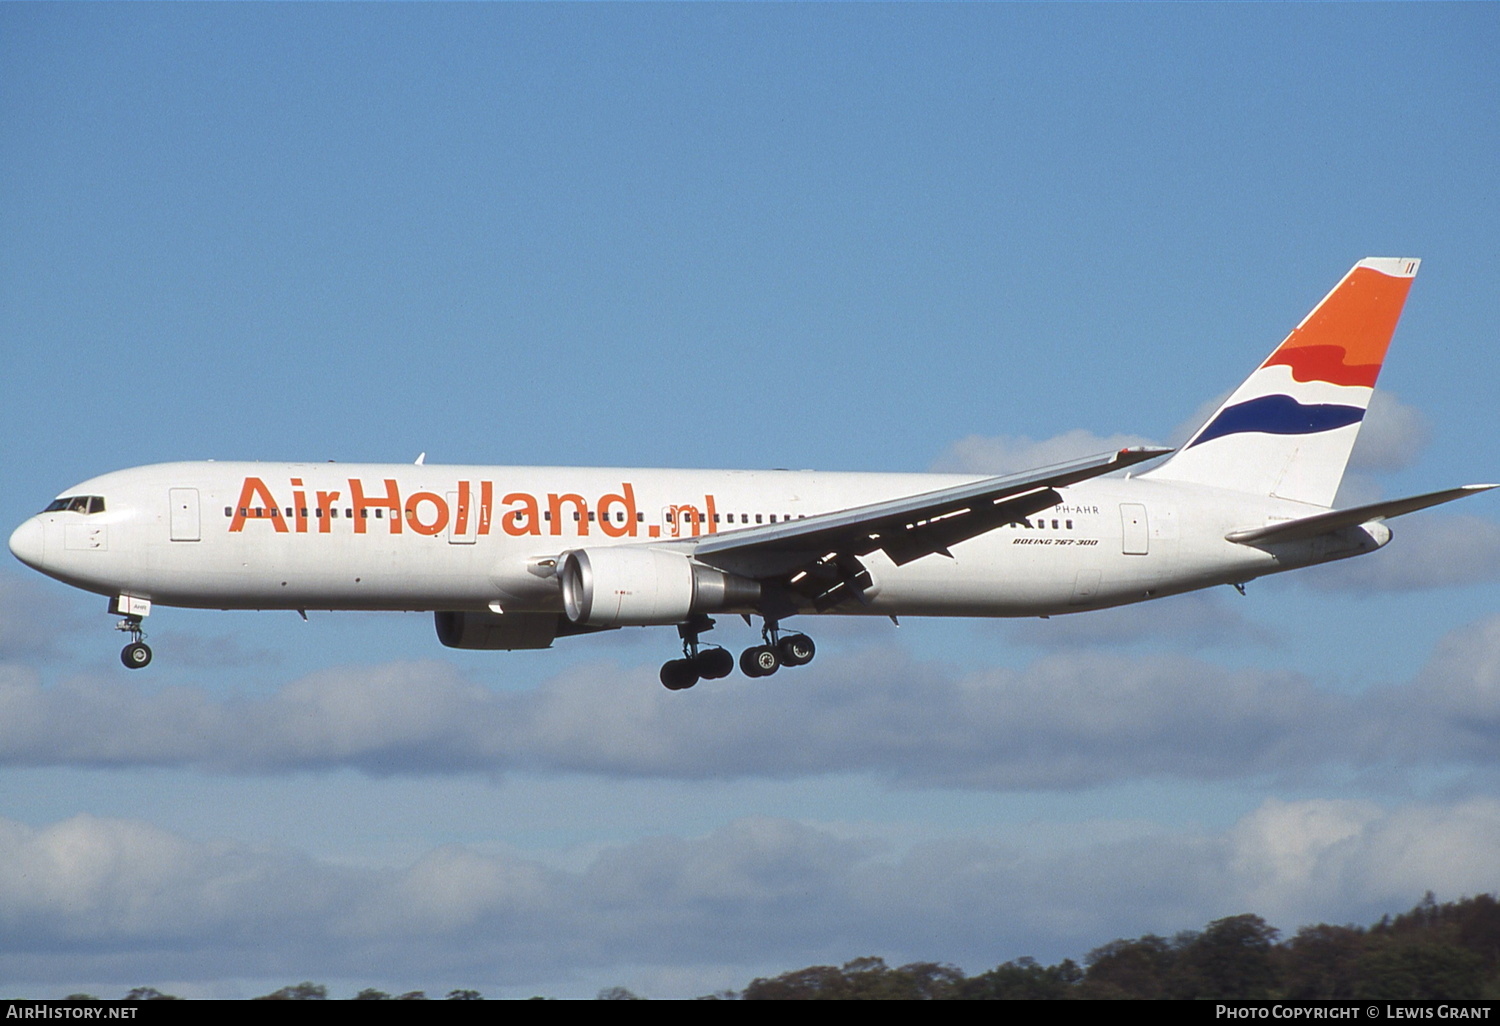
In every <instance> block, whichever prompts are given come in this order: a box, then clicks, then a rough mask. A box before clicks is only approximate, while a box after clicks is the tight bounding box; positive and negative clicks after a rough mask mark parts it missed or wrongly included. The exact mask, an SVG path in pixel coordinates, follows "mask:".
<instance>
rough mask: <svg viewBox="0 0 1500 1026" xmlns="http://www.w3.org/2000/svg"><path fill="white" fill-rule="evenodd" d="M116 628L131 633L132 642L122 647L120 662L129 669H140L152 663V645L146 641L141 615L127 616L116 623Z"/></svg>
mask: <svg viewBox="0 0 1500 1026" xmlns="http://www.w3.org/2000/svg"><path fill="white" fill-rule="evenodd" d="M115 630H117V631H124V632H125V633H126V634H129V635H130V644H128V645H126V646H125V647H124V648H122V649H120V662H122V663H124V664H125V668H126V669H127V670H139V669H142V668H143V667H145V666H148V665H149V664H150V663H151V646H150V645H147V644H146V642H145V637H146V632H145V631H143V630H141V618H140V617H139V616H127V617H126V618H125V619H123V620H121V621H120V622H119V623H117V624H115Z"/></svg>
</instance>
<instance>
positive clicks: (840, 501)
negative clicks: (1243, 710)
mask: <svg viewBox="0 0 1500 1026" xmlns="http://www.w3.org/2000/svg"><path fill="white" fill-rule="evenodd" d="M969 480H973V479H972V478H968V477H961V476H939V475H929V474H829V473H814V472H809V471H781V470H778V471H709V470H627V469H598V468H593V469H583V468H564V467H483V466H441V465H431V466H427V465H415V464H342V463H291V464H277V463H218V462H205V463H169V464H160V465H157V466H149V467H138V468H135V469H132V470H124V471H119V472H116V473H111V474H106V475H104V476H102V477H98V478H94V479H92V480H90V481H86V482H84V483H83V484H80V485H78V486H77V487H75V488H73V489H70V490H69V491H68V492H66V493H64V494H65V495H86V496H97V497H101V498H102V499H103V502H102V506H103V509H102V510H100V511H96V512H87V511H79V510H68V509H63V510H57V511H53V512H47V513H42V514H38V515H37V516H36V517H33V518H32V519H31V520H29V521H28V522H27V523H26V524H23V525H22V526H21V528H19V529H18V530H17V531H16V533H15V535H14V536H13V537H12V540H11V547H12V549H13V551H15V553H16V555H17V556H18V557H20V558H21V559H22V560H23V561H24V562H26V563H28V564H29V565H31V566H34V567H36V568H37V569H39V570H42V571H43V572H45V573H47V574H49V575H51V576H53V577H55V578H57V579H59V580H62V581H64V582H66V583H68V584H71V585H74V586H76V587H79V588H83V589H86V590H89V591H93V592H98V593H99V594H102V595H107V596H111V597H115V596H132V597H136V598H140V599H145V600H148V601H150V602H152V603H157V604H162V605H171V606H190V607H202V608H216V609H387V610H475V611H482V610H490V611H493V612H501V611H504V612H523V611H534V612H553V611H560V610H561V609H562V599H561V595H560V591H559V586H558V582H557V580H556V578H555V576H554V575H553V573H552V567H553V561H554V560H555V559H556V558H557V557H558V555H559V554H560V553H562V552H564V551H566V550H570V549H579V548H585V547H587V548H597V547H602V546H614V545H621V544H631V545H641V544H643V543H644V544H649V543H650V542H651V541H653V540H658V541H663V542H665V541H668V540H670V539H676V538H682V537H688V536H691V535H695V534H710V533H713V534H723V533H726V532H730V531H735V530H743V529H746V528H749V527H753V526H755V525H756V524H767V523H772V522H784V521H785V520H787V519H789V518H790V519H798V518H803V517H811V516H814V515H817V514H821V513H829V512H832V511H836V510H843V509H848V508H851V507H856V506H861V505H865V504H868V503H872V502H876V501H880V500H885V499H891V498H898V497H901V496H906V495H912V494H915V493H920V492H927V491H931V490H934V489H937V488H942V487H945V486H947V485H950V484H957V483H961V482H965V481H969ZM1058 492H1059V494H1060V495H1061V496H1062V502H1061V503H1060V504H1058V505H1056V506H1055V507H1053V508H1049V509H1047V510H1044V511H1042V512H1041V513H1039V514H1036V515H1033V516H1029V517H1026V518H1025V519H1024V520H1022V521H1020V522H1017V523H1016V524H1010V525H1005V526H1002V527H999V528H996V529H994V530H992V531H989V532H988V533H986V534H983V535H981V536H979V537H976V538H973V539H970V540H968V541H965V542H961V543H958V544H956V545H954V546H953V547H952V549H951V553H952V555H951V558H950V557H949V556H947V555H943V554H941V553H935V554H931V555H927V556H923V557H922V558H920V559H916V560H914V561H912V562H910V563H907V564H905V565H902V566H897V565H895V564H894V563H893V562H892V561H891V560H890V559H888V558H887V557H886V556H885V555H884V554H883V553H882V552H880V551H876V552H874V553H872V554H871V555H869V556H867V557H864V563H865V566H866V567H867V569H868V570H869V573H870V577H871V581H872V584H871V586H870V587H869V588H868V589H867V590H866V592H865V595H864V601H863V602H861V603H853V602H849V603H845V604H843V605H840V606H839V607H838V608H836V609H834V610H830V611H831V612H837V613H856V614H878V615H905V616H1038V615H1052V614H1058V613H1068V612H1078V611H1082V610H1086V609H1096V608H1100V607H1104V606H1112V605H1120V604H1123V603H1129V602H1138V601H1142V600H1145V599H1150V598H1155V597H1159V596H1162V595H1169V594H1174V593H1178V592H1183V591H1189V590H1192V589H1196V588H1203V587H1207V586H1210V585H1215V584H1237V583H1241V582H1244V581H1247V580H1250V579H1251V578H1254V577H1258V576H1261V575H1264V574H1268V573H1275V572H1277V571H1281V570H1289V569H1293V568H1295V567H1300V566H1306V565H1309V564H1312V563H1318V562H1324V561H1327V560H1330V559H1339V558H1343V557H1345V556H1351V555H1357V554H1359V553H1361V552H1367V551H1371V550H1373V549H1375V548H1378V547H1380V545H1382V544H1384V543H1385V542H1386V541H1387V540H1388V539H1389V537H1390V534H1389V531H1388V530H1387V529H1386V528H1384V527H1383V526H1382V525H1378V524H1370V525H1365V526H1364V527H1362V528H1359V529H1355V530H1353V531H1346V532H1344V533H1342V534H1341V535H1339V536H1338V537H1322V538H1316V539H1311V540H1303V541H1298V542H1294V543H1283V544H1279V545H1271V546H1259V547H1257V546H1252V545H1244V544H1236V543H1233V542H1230V541H1227V540H1226V539H1225V535H1226V534H1228V533H1230V532H1232V531H1236V530H1242V529H1245V528H1253V527H1259V526H1262V525H1265V524H1269V523H1273V522H1277V521H1281V520H1289V519H1295V518H1298V517H1305V516H1308V515H1310V514H1313V513H1316V512H1319V509H1320V508H1319V507H1311V506H1308V505H1306V504H1304V503H1297V502H1289V501H1285V500H1279V499H1274V498H1255V497H1252V496H1247V495H1246V494H1244V493H1242V492H1230V491H1224V490H1220V489H1217V488H1209V487H1204V486H1201V485H1189V484H1184V483H1182V482H1175V481H1164V480H1152V479H1151V478H1150V477H1149V476H1146V477H1135V478H1124V479H1119V478H1098V479H1094V480H1090V481H1084V482H1081V483H1079V484H1075V485H1071V486H1068V487H1064V488H1060V489H1058ZM773 518H774V521H773ZM807 611H811V610H810V609H809V610H807Z"/></svg>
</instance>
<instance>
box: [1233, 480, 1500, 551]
mask: <svg viewBox="0 0 1500 1026" xmlns="http://www.w3.org/2000/svg"><path fill="white" fill-rule="evenodd" d="M1496 487H1500V485H1492V484H1472V485H1464V486H1463V487H1461V488H1449V489H1446V490H1445V491H1441V492H1428V493H1427V494H1426V495H1412V496H1408V497H1407V498H1405V499H1389V500H1387V501H1385V502H1372V503H1370V504H1369V505H1367V506H1354V507H1352V508H1350V509H1334V510H1329V511H1328V512H1327V513H1317V514H1314V515H1313V516H1310V517H1300V518H1298V519H1296V520H1285V521H1282V522H1281V523H1279V524H1268V525H1266V526H1265V527H1251V528H1247V529H1245V530H1243V531H1230V532H1229V533H1228V534H1226V535H1225V536H1224V538H1225V540H1226V541H1232V542H1239V543H1240V544H1241V545H1259V544H1261V543H1263V542H1287V541H1302V540H1304V539H1307V538H1316V537H1317V536H1318V535H1320V534H1328V533H1330V532H1332V531H1337V530H1338V529H1339V528H1341V527H1356V526H1358V525H1360V524H1366V523H1369V522H1370V521H1371V520H1389V519H1390V518H1391V517H1399V516H1401V515H1402V514H1403V513H1415V512H1416V511H1417V510H1419V509H1426V508H1427V507H1429V506H1438V505H1441V504H1442V503H1445V502H1452V501H1453V500H1454V499H1462V498H1463V497H1464V496H1465V495H1475V494H1477V493H1479V492H1486V491H1489V490H1490V489H1491V488H1496Z"/></svg>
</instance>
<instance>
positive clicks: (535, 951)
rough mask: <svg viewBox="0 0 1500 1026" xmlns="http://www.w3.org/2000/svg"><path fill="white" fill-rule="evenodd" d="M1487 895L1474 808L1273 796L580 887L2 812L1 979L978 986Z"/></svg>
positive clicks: (562, 878)
mask: <svg viewBox="0 0 1500 1026" xmlns="http://www.w3.org/2000/svg"><path fill="white" fill-rule="evenodd" d="M1496 879H1500V803H1497V802H1495V801H1493V800H1489V799H1484V800H1476V801H1469V802H1462V803H1456V804H1446V805H1444V804H1433V805H1415V806H1405V807H1399V808H1394V809H1386V808H1382V807H1380V806H1377V805H1374V804H1372V803H1367V802H1347V801H1329V800H1318V799H1314V800H1305V801H1291V802H1288V801H1277V800H1269V801H1267V802H1265V803H1264V804H1263V805H1262V806H1261V807H1260V808H1258V809H1255V810H1253V811H1252V812H1250V813H1248V814H1247V815H1245V816H1244V817H1242V818H1241V819H1240V821H1239V822H1237V823H1235V824H1233V825H1231V826H1230V827H1228V828H1227V829H1225V830H1223V831H1220V832H1218V833H1203V832H1200V831H1194V830H1191V829H1189V830H1186V831H1180V832H1175V833H1173V832H1168V831H1165V830H1158V831H1156V832H1154V833H1153V834H1152V835H1150V836H1146V837H1136V838H1134V839H1130V840H1125V841H1106V842H1096V843H1085V844H1079V845H1076V846H1074V847H1071V848H1066V849H1063V850H1049V851H1045V852H1043V851H1037V850H1033V849H1029V848H1027V847H1026V846H1024V845H1021V844H1014V843H1006V842H996V841H993V840H987V839H979V838H973V837H959V838H954V839H949V840H944V841H934V842H926V843H922V844H919V845H915V846H912V847H909V848H906V849H904V850H900V851H892V850H890V848H889V847H888V845H886V844H884V843H880V842H876V841H875V840H874V839H859V838H853V839H851V838H849V837H848V836H845V835H844V832H842V831H841V832H840V833H835V832H833V831H830V830H828V829H826V828H824V827H821V826H818V825H814V824H808V823H802V822H797V821H793V820H786V819H773V818H762V817H748V818H741V819H735V820H732V821H730V822H728V823H726V824H724V825H723V826H721V827H719V828H718V829H715V830H713V831H711V832H710V833H708V834H706V835H703V836H698V837H682V836H659V837H652V838H646V839H642V840H638V841H633V842H629V843H625V844H620V845H615V846H611V847H608V848H606V849H604V850H602V851H600V852H599V853H598V854H597V855H595V856H594V857H593V858H592V860H591V861H589V862H588V863H587V864H586V865H584V866H583V867H582V868H580V869H577V870H559V869H555V868H549V867H548V866H546V865H544V864H542V863H541V862H539V861H537V860H535V859H531V858H528V857H525V856H522V855H517V854H513V853H497V852H491V851H484V850H481V849H478V848H476V847H473V846H459V845H446V846H442V847H439V848H435V849H432V850H430V851H428V852H426V853H424V854H422V855H420V856H419V857H417V858H416V859H415V860H414V861H412V862H410V863H409V864H406V865H398V866H390V867H386V868H377V869H361V868H354V867H349V866H344V865H339V864H337V863H334V862H330V861H326V860H320V859H316V858H313V857H310V856H308V855H305V854H302V853H299V852H295V851H287V850H284V849H273V848H264V847H255V846H250V845H245V844H242V843H239V842H233V841H216V842H203V841H195V840H190V839H187V838H184V837H181V836H177V835H173V834H170V833H168V832H166V831H162V830H160V829H158V828H155V827H153V826H150V825H149V824H145V823H140V822H134V821H125V820H109V819H99V818H95V817H90V816H78V817H74V818H72V819H69V820H64V821H62V822H59V823H54V824H51V825H48V826H44V827H41V828H34V827H30V826H26V825H23V824H20V823H15V822H10V821H3V820H0V941H3V944H0V975H3V976H5V977H6V978H7V979H17V978H26V979H31V980H56V981H58V984H59V986H62V987H66V986H68V985H69V984H71V983H74V982H76V981H78V980H80V979H114V980H118V981H120V982H121V984H122V985H124V984H127V983H128V984H134V983H138V982H140V981H141V980H143V979H163V978H167V977H170V978H174V979H184V980H205V979H207V980H213V979H225V978H235V977H240V978H244V977H265V976H274V975H276V974H281V975H283V976H284V977H285V978H286V979H288V980H291V979H303V978H313V979H328V978H330V977H332V978H334V979H337V978H341V977H363V978H368V977H370V976H372V975H374V976H377V977H379V976H385V977H387V978H396V979H403V980H409V979H411V978H412V977H413V976H417V977H420V976H422V975H423V974H431V975H440V976H442V977H443V978H446V979H464V978H465V977H467V978H468V981H469V983H468V985H472V986H478V987H480V988H482V989H483V988H492V987H494V986H497V985H498V986H505V985H510V986H521V985H525V984H527V983H528V982H529V981H533V980H538V979H558V978H560V977H563V976H565V975H567V974H569V973H577V972H580V971H583V970H587V969H591V968H593V969H597V968H600V967H605V968H607V967H610V966H631V967H635V968H636V969H639V967H647V969H648V970H650V969H651V968H652V967H662V968H666V967H671V969H672V971H673V973H674V974H675V975H676V976H677V978H679V979H681V978H683V977H684V975H685V974H684V970H685V969H691V968H692V967H708V968H711V969H712V971H713V972H714V973H715V974H722V973H724V972H725V971H726V967H734V966H739V967H742V968H741V969H740V970H739V972H740V973H741V975H739V977H738V979H737V980H736V981H735V982H738V983H740V984H743V983H746V982H748V981H749V978H750V976H751V975H753V974H754V973H755V972H759V971H764V967H766V966H768V965H769V966H773V967H777V968H779V969H793V968H798V967H800V966H802V965H806V964H809V963H812V962H818V961H842V960H846V959H848V958H852V957H856V956H858V955H863V954H871V953H877V954H881V955H883V956H884V957H887V958H889V959H891V960H892V961H893V962H898V963H899V962H901V961H905V960H911V959H918V958H923V959H936V960H943V961H953V962H956V963H958V964H960V965H963V966H965V967H966V968H967V969H968V970H969V971H971V972H976V971H981V970H983V969H985V968H988V967H990V966H992V965H995V964H998V963H999V962H1002V961H1005V960H1007V959H1010V958H1015V957H1019V956H1020V955H1024V954H1028V953H1029V954H1034V955H1037V956H1040V957H1042V958H1044V959H1048V960H1051V959H1056V958H1060V957H1064V956H1072V957H1074V958H1078V957H1081V956H1082V955H1084V954H1085V953H1086V952H1087V951H1088V950H1089V949H1090V948H1091V947H1094V946H1096V945H1098V944H1102V943H1104V942H1106V941H1108V940H1111V939H1114V938H1116V937H1123V936H1137V935H1139V934H1141V933H1145V932H1156V933H1166V934H1170V933H1172V932H1174V931H1176V930H1180V929H1185V928H1193V927H1201V926H1202V925H1203V924H1205V923H1206V922H1208V921H1209V920H1211V919H1213V918H1217V917H1220V916H1224V915H1232V914H1237V913H1241V912H1255V913H1258V914H1261V915H1263V916H1266V917H1267V918H1268V919H1269V920H1271V921H1272V922H1273V923H1274V924H1276V925H1279V926H1281V927H1282V928H1283V929H1287V930H1291V929H1295V928H1296V927H1297V926H1299V925H1302V924H1305V923H1308V922H1314V921H1328V922H1347V921H1356V922H1357V921H1369V920H1371V919H1373V918H1375V917H1376V916H1378V915H1379V914H1381V913H1383V912H1393V911H1401V910H1404V909H1405V908H1407V907H1409V906H1410V905H1412V904H1414V903H1415V901H1416V900H1417V899H1418V898H1419V897H1420V895H1421V894H1422V893H1423V892H1424V891H1426V890H1428V889H1432V890H1434V891H1435V892H1437V894H1438V895H1439V897H1440V898H1445V899H1451V898H1456V897H1459V896H1461V895H1464V894H1473V893H1478V892H1480V891H1484V890H1487V889H1490V888H1492V887H1493V886H1494V881H1495V880H1496ZM720 978H722V976H720ZM732 979H733V978H732ZM655 996H661V997H665V996H687V995H684V994H675V995H668V994H658V995H655Z"/></svg>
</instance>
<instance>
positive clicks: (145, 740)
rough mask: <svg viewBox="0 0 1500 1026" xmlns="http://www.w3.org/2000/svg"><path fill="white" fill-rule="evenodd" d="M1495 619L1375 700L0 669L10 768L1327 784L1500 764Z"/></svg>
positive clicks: (835, 661)
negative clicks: (506, 686)
mask: <svg viewBox="0 0 1500 1026" xmlns="http://www.w3.org/2000/svg"><path fill="white" fill-rule="evenodd" d="M1497 665H1500V618H1496V619H1494V620H1489V621H1485V622H1483V623H1481V624H1477V625H1474V626H1472V627H1469V628H1466V629H1464V630H1461V631H1458V632H1455V634H1454V635H1453V636H1451V637H1450V638H1449V639H1447V640H1446V641H1445V642H1444V643H1443V645H1442V646H1441V647H1440V648H1439V649H1438V651H1437V652H1436V653H1435V655H1434V659H1433V663H1432V665H1431V666H1430V667H1429V668H1428V669H1426V670H1424V671H1423V672H1422V674H1421V675H1419V677H1418V678H1417V680H1416V681H1414V682H1412V683H1411V684H1407V685H1404V686H1400V687H1382V688H1372V689H1369V690H1367V691H1365V692H1364V693H1362V694H1353V695H1351V694H1345V693H1341V692H1340V691H1338V690H1331V689H1324V688H1321V687H1319V686H1318V685H1317V684H1316V683H1315V682H1313V681H1311V680H1309V679H1306V678H1304V677H1301V676H1298V675H1296V674H1291V673H1284V672H1273V671H1266V670H1257V669H1251V668H1239V669H1231V668H1226V667H1224V666H1221V665H1217V664H1215V663H1212V662H1209V661H1206V660H1201V659H1193V658H1189V657H1185V656H1180V655H1160V654H1149V653H1148V654H1138V655H1122V654H1120V653H1118V652H1110V653H1106V652H1089V651H1077V652H1055V653H1051V654H1048V655H1045V656H1043V657H1042V658H1039V659H1037V660H1035V661H1034V662H1032V663H1031V664H1029V665H1027V666H1024V667H1021V668H1018V669H1010V668H995V669H987V670H983V671H978V672H958V671H955V670H953V669H951V668H949V667H947V666H944V665H942V664H938V663H927V662H921V661H917V660H914V659H912V658H911V657H910V655H908V654H906V653H904V652H902V651H900V650H898V649H895V648H890V647H869V648H865V649H862V650H859V651H856V652H855V653H853V654H849V655H842V654H835V653H828V654H825V655H824V656H823V657H821V658H820V659H819V660H818V661H817V662H815V663H814V664H813V665H812V666H810V667H806V668H803V669H799V670H795V671H791V670H789V671H784V672H782V673H780V674H778V675H777V676H776V677H773V678H770V679H768V680H762V681H750V680H746V679H743V678H739V677H732V678H729V679H726V680H724V681H721V682H708V683H705V684H703V685H700V687H698V688H697V689H695V690H694V691H691V692H685V693H670V692H667V691H665V690H664V689H663V688H661V687H660V686H659V685H658V684H657V683H656V681H655V671H654V666H646V667H636V668H626V669H622V668H620V667H618V666H616V665H613V664H605V663H599V664H585V665H579V666H574V667H572V668H570V669H567V670H565V671H564V672H563V673H561V674H559V675H558V676H556V677H554V678H552V679H550V680H548V681H546V682H545V683H543V684H541V685H540V686H538V687H537V688H535V689H532V690H498V691H497V690H492V689H489V688H485V687H482V686H480V685H478V684H476V683H474V682H472V681H469V680H467V679H465V678H464V676H463V675H462V674H461V673H460V672H459V671H458V670H457V669H456V668H455V667H453V666H452V665H450V664H447V663H442V662H429V663H394V664H388V665H383V666H374V667H343V668H338V669H332V670H327V671H323V672H320V673H316V674H313V675H310V676H307V677H304V678H301V679H298V680H295V681H293V682H291V683H290V684H288V685H286V686H285V687H283V688H282V689H281V690H280V691H278V692H275V693H272V694H271V695H269V696H268V697H255V698H227V699H226V698H219V697H215V696H213V695H211V694H210V693H209V692H207V691H205V690H202V689H196V688H167V689H163V690H161V691H158V692H154V693H142V692H140V691H137V690H134V689H131V688H122V687H120V686H119V685H118V683H116V682H113V681H111V682H108V683H107V684H106V683H104V682H102V681H99V680H95V679H91V678H88V677H76V678H72V679H69V680H66V681H64V682H61V683H59V684H55V685H44V684H43V683H42V681H41V680H40V679H39V678H38V677H37V676H36V675H35V674H33V673H30V672H28V671H25V670H24V669H21V668H18V667H14V666H11V667H3V668H0V762H3V763H6V764H9V765H15V766H47V765H65V766H181V767H190V768H195V769H200V770H207V771H210V772H219V773H235V774H266V773H281V772H289V771H305V770H332V769H337V768H353V769H357V770H360V771H362V772H365V773H368V774H371V775H374V776H385V775H391V774H408V775H410V774H415V775H423V774H452V773H478V774H494V773H506V772H544V773H584V774H600V775H604V776H611V777H618V778H661V779H678V780H710V779H718V780H728V779H751V778H759V779H791V778H796V777H801V776H807V775H818V774H841V773H857V774H868V775H870V776H873V777H874V778H875V779H877V780H881V781H885V782H887V783H893V784H898V785H914V786H940V787H950V788H960V789H981V790H987V789H993V790H1029V789H1048V788H1069V789H1070V788H1083V787H1092V786H1099V785H1103V784H1107V783H1112V782H1117V781H1121V780H1150V779H1187V780H1194V781H1204V780H1227V779H1257V780H1264V779H1314V778H1326V777H1328V776H1330V775H1332V776H1335V777H1338V776H1344V775H1347V774H1349V773H1351V772H1355V773H1364V772H1373V771H1375V770H1376V769H1378V768H1380V767H1387V768H1390V767H1397V766H1410V765H1426V766H1433V767H1445V768H1448V769H1456V770H1459V771H1480V770H1483V769H1484V768H1485V767H1487V766H1489V765H1490V764H1491V763H1492V760H1493V754H1494V752H1493V740H1492V738H1493V736H1494V735H1493V733H1490V731H1491V728H1490V726H1488V725H1489V724H1491V722H1492V721H1493V720H1495V719H1496V718H1497V714H1496V710H1495V702H1496V699H1495V697H1494V696H1495V694H1496V693H1497V690H1500V687H1497V682H1496V681H1495V680H1493V679H1492V678H1493V677H1496V676H1497V674H1500V671H1495V669H1494V667H1496V666H1497Z"/></svg>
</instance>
